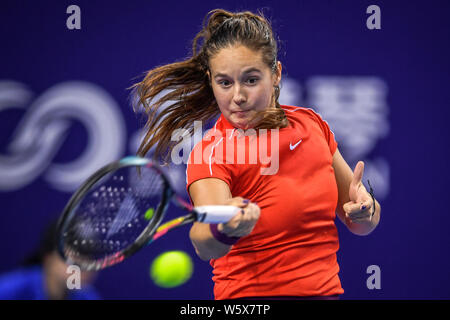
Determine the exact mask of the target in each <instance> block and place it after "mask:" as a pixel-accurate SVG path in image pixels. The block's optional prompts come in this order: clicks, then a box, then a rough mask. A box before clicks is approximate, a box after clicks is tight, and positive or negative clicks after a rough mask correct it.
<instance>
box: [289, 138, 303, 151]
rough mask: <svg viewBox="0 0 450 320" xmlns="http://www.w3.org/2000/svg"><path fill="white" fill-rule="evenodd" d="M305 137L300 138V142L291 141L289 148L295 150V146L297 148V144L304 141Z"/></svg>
mask: <svg viewBox="0 0 450 320" xmlns="http://www.w3.org/2000/svg"><path fill="white" fill-rule="evenodd" d="M302 141H303V139H300V141H299V142H297V143H296V144H294V145H292V143H289V149H291V150H294V149H295V148H297V146H298V145H299V144H300V142H302Z"/></svg>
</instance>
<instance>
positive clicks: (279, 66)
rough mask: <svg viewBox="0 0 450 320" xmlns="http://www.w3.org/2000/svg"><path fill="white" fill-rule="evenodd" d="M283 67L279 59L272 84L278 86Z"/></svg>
mask: <svg viewBox="0 0 450 320" xmlns="http://www.w3.org/2000/svg"><path fill="white" fill-rule="evenodd" d="M282 69H283V66H282V65H281V62H280V61H277V71H276V72H275V75H274V76H275V79H274V84H273V85H274V86H278V85H279V84H280V81H281V70H282Z"/></svg>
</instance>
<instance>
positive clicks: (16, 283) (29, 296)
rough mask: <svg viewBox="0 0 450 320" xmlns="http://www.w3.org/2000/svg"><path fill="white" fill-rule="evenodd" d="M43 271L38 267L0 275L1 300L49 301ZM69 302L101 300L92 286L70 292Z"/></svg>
mask: <svg viewBox="0 0 450 320" xmlns="http://www.w3.org/2000/svg"><path fill="white" fill-rule="evenodd" d="M47 299H48V296H47V293H46V290H45V283H44V278H43V270H42V268H41V267H39V266H36V267H32V268H26V269H25V268H24V269H19V270H16V271H12V272H9V273H6V274H3V275H0V300H47ZM67 299H69V300H99V299H100V296H99V294H98V293H97V292H96V290H95V289H94V288H93V287H92V286H88V287H86V288H85V289H82V290H70V291H69V293H68V296H67Z"/></svg>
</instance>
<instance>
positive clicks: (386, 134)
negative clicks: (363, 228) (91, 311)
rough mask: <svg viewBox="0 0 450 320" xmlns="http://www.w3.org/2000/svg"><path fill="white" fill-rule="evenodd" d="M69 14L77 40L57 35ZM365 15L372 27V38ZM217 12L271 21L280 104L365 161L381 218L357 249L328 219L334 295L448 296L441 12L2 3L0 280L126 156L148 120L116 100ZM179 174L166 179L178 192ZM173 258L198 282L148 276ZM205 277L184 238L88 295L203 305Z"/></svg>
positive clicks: (413, 5) (393, 6) (352, 160)
mask: <svg viewBox="0 0 450 320" xmlns="http://www.w3.org/2000/svg"><path fill="white" fill-rule="evenodd" d="M72 4H76V5H78V6H79V7H80V9H81V30H69V29H68V28H67V27H66V20H67V18H68V17H69V14H67V13H66V9H67V7H68V6H69V5H72ZM372 4H376V5H378V6H379V7H380V9H381V29H380V30H369V29H368V28H367V27H366V19H367V18H368V17H369V14H367V13H366V9H367V7H368V6H369V5H372ZM215 8H224V9H228V10H232V11H237V10H252V11H254V10H256V9H258V8H265V13H266V15H267V16H268V17H270V18H271V20H272V23H273V27H274V29H275V31H276V32H277V34H278V36H279V38H280V39H281V41H282V45H281V48H280V54H279V60H280V61H281V62H282V63H283V65H284V70H283V71H284V72H283V77H284V82H283V85H282V96H281V99H280V102H281V103H282V104H283V103H284V104H297V105H302V106H307V107H311V108H314V109H316V110H317V111H318V112H320V113H321V115H322V116H323V117H324V118H325V120H327V121H328V122H329V124H330V126H331V128H332V130H333V131H334V133H335V135H336V139H337V141H338V143H339V147H340V149H341V151H342V153H343V154H344V157H345V158H346V159H347V160H348V162H349V164H350V165H351V166H352V168H353V167H354V165H355V164H356V162H357V160H363V161H365V162H366V175H365V178H366V179H367V178H369V179H370V180H371V182H372V185H373V186H374V189H375V194H376V196H377V198H378V200H379V201H380V202H381V204H382V208H383V209H382V218H381V222H380V225H379V226H378V228H377V229H376V230H375V231H374V232H373V233H372V234H371V235H369V236H367V237H359V236H355V235H353V234H351V233H350V232H349V231H347V230H346V228H345V227H344V226H343V225H342V223H341V222H340V221H338V220H336V224H337V226H338V229H339V235H340V240H341V242H340V250H339V252H338V261H339V263H340V266H341V272H340V277H341V280H342V284H343V287H344V289H345V294H344V295H343V296H342V298H344V299H360V298H369V299H418V298H446V299H448V298H450V289H449V287H450V273H449V270H450V258H449V252H450V250H449V249H450V236H449V232H448V226H449V225H450V211H449V209H448V206H449V205H448V198H449V197H448V192H447V186H448V181H449V179H448V178H449V173H448V172H449V171H448V166H447V159H448V151H447V149H448V142H447V139H448V137H449V135H448V124H447V118H448V116H449V91H450V90H449V89H448V86H449V77H450V68H449V66H450V63H449V59H448V57H449V56H450V50H449V49H450V46H449V39H450V37H449V36H450V23H449V20H448V12H449V10H450V5H449V2H448V1H330V0H319V1H313V0H305V1H190V2H187V1H179V2H178V1H140V0H139V1H138V0H132V1H126V2H124V1H120V2H111V1H95V2H92V1H43V2H31V1H2V2H1V4H0V47H1V49H0V57H1V59H0V188H1V189H0V204H1V205H0V252H2V254H1V255H0V272H7V271H9V270H11V269H13V268H15V267H16V266H17V264H18V263H20V261H21V260H22V259H23V258H24V257H25V256H26V255H27V254H29V253H30V252H31V251H32V250H33V249H34V248H35V247H36V245H37V242H38V240H39V238H40V235H41V233H42V231H43V229H44V227H45V226H46V225H47V224H48V222H49V221H51V220H52V219H54V218H55V217H57V216H58V214H59V212H60V211H61V210H62V208H63V207H64V205H65V203H66V201H67V200H68V199H69V197H70V194H71V192H73V190H74V188H75V187H76V185H77V183H79V181H78V180H77V179H81V178H82V177H83V176H85V175H86V172H82V171H81V170H82V169H83V168H84V169H85V170H87V171H89V170H90V172H92V171H93V170H94V169H95V168H94V167H96V166H97V167H98V166H99V165H102V164H105V163H107V162H109V161H111V160H114V159H117V158H120V157H121V156H123V155H126V154H132V153H133V152H134V150H135V146H136V137H137V136H138V135H137V133H138V131H139V129H140V128H141V127H142V121H141V120H140V117H139V116H137V115H135V114H134V113H133V111H132V110H131V107H130V101H129V90H127V89H126V88H127V87H129V86H130V85H132V84H133V83H134V80H133V78H135V77H136V76H140V75H142V74H143V72H144V71H146V70H149V69H151V68H153V67H155V66H157V65H161V64H166V63H170V62H174V61H176V60H181V59H183V58H185V57H186V56H188V54H189V52H190V51H189V50H190V41H191V39H193V37H194V36H195V34H196V33H197V32H198V31H199V30H200V28H201V22H202V20H203V17H204V16H205V15H206V13H207V12H208V11H210V10H212V9H215ZM77 108H79V109H77ZM92 113H93V114H94V115H95V116H92ZM84 115H86V116H84ZM87 119H91V122H89V120H87ZM100 123H103V124H104V125H105V127H104V128H103V129H102V128H100V125H99V124H100ZM90 148H92V150H91V149H90ZM90 150H91V151H90ZM31 173H34V175H32V174H31ZM83 174H84V175H83ZM176 174H180V175H181V176H178V177H177V176H176ZM182 174H184V168H183V166H178V167H176V168H174V183H175V184H176V186H177V188H178V189H179V190H180V191H181V192H185V191H184V185H183V183H184V177H182ZM184 195H185V194H184ZM178 213H179V212H177V209H175V208H174V209H172V212H171V214H174V215H176V214H178ZM167 250H184V251H186V252H188V253H189V254H190V255H191V256H192V257H193V260H194V262H195V268H194V274H193V278H192V279H191V280H190V281H189V282H187V283H186V284H184V285H182V286H180V287H177V288H175V289H162V288H158V287H156V286H155V285H154V284H153V283H152V281H151V279H150V278H149V276H148V268H149V265H150V263H151V261H152V260H153V258H154V257H156V256H157V255H158V254H159V253H161V252H164V251H167ZM370 265H377V266H379V267H380V270H381V289H379V290H369V289H368V288H367V286H366V280H367V278H368V277H369V276H370V274H368V273H367V272H366V271H367V267H369V266H370ZM211 276H212V274H211V267H210V266H209V264H208V263H206V262H203V261H201V260H200V259H198V258H197V257H196V256H195V253H194V250H193V248H192V246H191V244H190V241H189V238H188V228H187V227H186V228H184V229H181V230H178V231H176V232H174V233H172V234H169V235H168V236H167V237H166V238H165V239H164V240H161V241H160V242H158V243H157V244H156V243H155V245H154V246H152V247H149V248H146V249H144V250H142V251H141V252H139V253H138V254H136V255H135V256H133V257H132V258H130V259H129V260H128V261H126V262H125V263H122V264H120V265H117V266H115V267H113V268H110V269H107V270H104V271H102V272H101V273H100V274H99V277H98V279H97V282H96V286H97V288H98V289H99V291H100V293H101V295H102V296H103V297H105V298H124V299H128V298H150V299H211V298H212V297H213V295H212V287H213V283H212V281H211Z"/></svg>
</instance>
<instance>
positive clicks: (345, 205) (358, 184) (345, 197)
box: [333, 149, 381, 235]
mask: <svg viewBox="0 0 450 320" xmlns="http://www.w3.org/2000/svg"><path fill="white" fill-rule="evenodd" d="M333 169H334V174H335V176H336V183H337V186H338V194H339V197H338V206H337V210H336V213H337V215H338V217H339V219H340V220H341V221H342V222H343V223H344V224H345V225H346V226H347V228H348V229H349V230H350V231H351V232H352V233H354V234H357V235H368V234H369V233H371V232H372V231H373V230H374V229H375V228H376V226H377V225H378V223H379V221H380V212H381V206H380V204H379V203H378V201H376V199H375V204H374V203H373V200H372V197H371V196H370V194H369V193H368V192H367V190H366V188H365V187H364V185H363V184H362V175H363V173H364V163H363V162H361V161H360V162H359V163H358V165H357V166H356V168H355V172H352V170H351V169H350V167H349V165H348V164H347V162H346V161H345V160H344V158H343V157H342V155H341V153H340V152H339V150H338V149H336V152H335V153H334V155H333ZM362 205H364V206H365V209H361V208H362V207H361V206H362ZM373 205H375V209H376V210H375V214H374V216H373V217H370V216H371V213H372V211H373Z"/></svg>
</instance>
